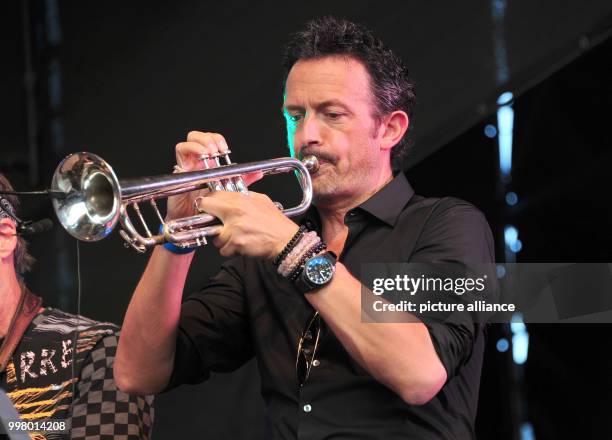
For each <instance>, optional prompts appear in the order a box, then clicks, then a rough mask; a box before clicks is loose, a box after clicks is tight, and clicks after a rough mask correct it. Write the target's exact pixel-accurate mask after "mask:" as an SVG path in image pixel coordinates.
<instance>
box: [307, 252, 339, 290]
mask: <svg viewBox="0 0 612 440" xmlns="http://www.w3.org/2000/svg"><path fill="white" fill-rule="evenodd" d="M305 272H306V274H305V275H306V277H307V278H308V280H309V281H310V282H312V283H314V284H325V283H327V282H328V281H329V280H331V278H332V276H333V275H334V265H333V264H332V263H331V262H330V261H329V260H328V259H327V258H325V257H322V256H317V257H313V258H311V259H310V260H308V264H306V267H305Z"/></svg>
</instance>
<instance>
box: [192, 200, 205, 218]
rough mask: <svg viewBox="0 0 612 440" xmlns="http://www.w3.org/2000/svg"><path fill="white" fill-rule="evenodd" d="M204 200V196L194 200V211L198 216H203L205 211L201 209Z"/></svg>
mask: <svg viewBox="0 0 612 440" xmlns="http://www.w3.org/2000/svg"><path fill="white" fill-rule="evenodd" d="M202 199H204V196H198V197H196V198H195V199H194V200H193V209H194V211H195V212H196V213H198V214H203V213H204V212H205V211H204V210H203V209H201V208H200V200H202Z"/></svg>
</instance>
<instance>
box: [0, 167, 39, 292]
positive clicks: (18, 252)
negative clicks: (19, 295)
mask: <svg viewBox="0 0 612 440" xmlns="http://www.w3.org/2000/svg"><path fill="white" fill-rule="evenodd" d="M0 190H2V191H13V186H12V185H11V183H10V182H9V180H8V179H7V178H6V177H5V176H4V174H1V173H0ZM2 197H3V198H5V199H6V200H8V201H9V202H10V204H11V205H12V206H13V209H15V214H17V215H19V199H18V198H17V196H14V195H7V194H5V195H2ZM13 259H14V262H15V271H16V272H17V276H18V278H19V281H20V282H23V275H24V274H25V273H26V272H29V271H30V270H31V269H32V266H33V265H34V261H35V259H34V257H32V256H31V255H30V254H29V253H28V242H27V241H26V240H25V239H24V238H23V237H20V236H18V237H17V246H16V247H15V251H14V252H13Z"/></svg>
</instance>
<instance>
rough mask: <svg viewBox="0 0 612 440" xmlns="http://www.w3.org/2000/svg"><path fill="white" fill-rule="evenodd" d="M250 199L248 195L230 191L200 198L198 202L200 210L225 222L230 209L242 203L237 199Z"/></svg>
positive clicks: (212, 193) (216, 192) (213, 193)
mask: <svg viewBox="0 0 612 440" xmlns="http://www.w3.org/2000/svg"><path fill="white" fill-rule="evenodd" d="M236 196H237V197H238V198H239V197H241V196H244V197H248V196H247V195H246V194H242V193H236V192H229V191H214V192H211V193H209V194H207V195H206V196H205V197H200V198H199V199H198V201H197V203H198V209H199V210H201V211H204V212H206V213H208V214H210V215H213V216H215V217H218V218H219V219H220V220H221V221H223V217H224V216H225V214H226V213H227V211H228V210H229V209H232V207H233V206H234V205H237V204H239V203H240V200H236V198H237V197H236Z"/></svg>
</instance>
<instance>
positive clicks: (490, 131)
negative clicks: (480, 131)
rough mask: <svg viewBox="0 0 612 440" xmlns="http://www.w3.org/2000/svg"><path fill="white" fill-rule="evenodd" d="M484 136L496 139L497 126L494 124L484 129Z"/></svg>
mask: <svg viewBox="0 0 612 440" xmlns="http://www.w3.org/2000/svg"><path fill="white" fill-rule="evenodd" d="M484 134H485V136H486V137H488V138H494V137H495V136H497V128H495V125H493V124H487V125H485V128H484Z"/></svg>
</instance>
